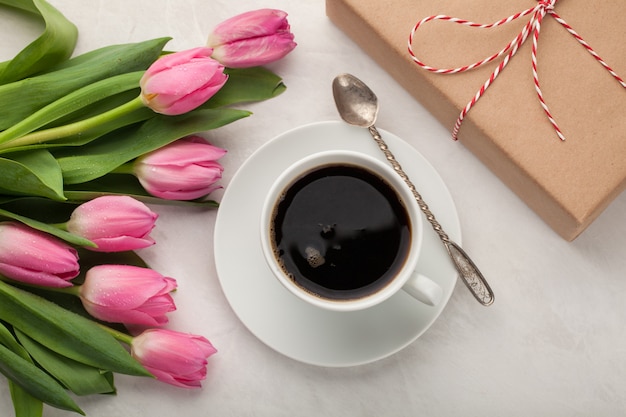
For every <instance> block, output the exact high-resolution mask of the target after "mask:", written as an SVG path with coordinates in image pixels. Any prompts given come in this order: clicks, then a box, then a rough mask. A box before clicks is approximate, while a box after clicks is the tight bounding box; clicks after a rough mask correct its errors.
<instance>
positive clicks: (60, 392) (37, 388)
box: [0, 345, 84, 415]
mask: <svg viewBox="0 0 626 417" xmlns="http://www.w3.org/2000/svg"><path fill="white" fill-rule="evenodd" d="M0 373H2V374H3V375H4V376H6V377H7V378H8V379H10V380H11V381H13V383H14V384H16V385H18V386H19V387H20V388H22V389H23V390H24V391H26V392H27V393H28V394H30V395H32V396H33V397H35V398H38V399H40V400H41V401H43V402H44V403H46V404H50V405H52V406H54V407H57V408H60V409H62V410H69V411H75V412H77V413H80V414H83V415H84V413H83V411H82V410H81V409H80V408H79V407H78V405H76V403H75V402H74V400H72V398H71V397H70V396H69V394H68V393H67V392H66V391H65V389H64V388H63V387H62V386H61V385H59V383H58V382H57V381H55V380H54V378H52V377H51V376H50V375H48V374H47V373H46V372H44V371H43V370H41V369H40V368H38V367H37V366H36V365H35V364H33V363H32V362H31V361H30V360H27V359H24V358H23V357H22V356H20V355H19V354H17V353H15V352H13V351H12V350H11V349H9V348H7V347H6V346H4V345H0Z"/></svg>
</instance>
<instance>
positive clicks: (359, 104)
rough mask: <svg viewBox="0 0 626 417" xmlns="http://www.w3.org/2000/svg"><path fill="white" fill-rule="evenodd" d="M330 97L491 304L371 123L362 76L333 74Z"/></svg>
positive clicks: (370, 100)
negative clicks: (368, 138)
mask: <svg viewBox="0 0 626 417" xmlns="http://www.w3.org/2000/svg"><path fill="white" fill-rule="evenodd" d="M332 88H333V97H334V99H335V104H336V106H337V111H338V112H339V115H340V116H341V118H342V119H343V120H344V121H345V122H346V123H349V124H351V125H355V126H359V127H364V128H367V129H368V130H369V132H370V134H371V136H372V139H374V141H375V142H376V144H377V145H378V147H379V148H380V150H381V151H382V152H383V153H384V154H385V157H386V158H387V161H389V163H390V164H391V165H392V166H393V168H394V170H395V172H396V173H397V174H398V175H399V176H400V177H401V178H402V179H403V180H404V182H405V183H406V185H407V186H408V187H409V189H410V190H411V193H412V194H413V196H414V197H415V200H416V201H417V204H418V205H419V208H420V209H421V210H422V212H423V213H424V215H425V216H426V220H428V222H429V223H430V225H431V226H432V228H433V230H434V231H435V232H436V233H437V235H438V236H439V238H440V239H441V242H442V243H443V244H444V246H445V247H446V250H447V251H448V255H450V259H451V260H452V262H453V263H454V266H455V267H456V269H457V271H458V272H459V276H460V277H461V278H462V280H463V282H464V283H465V285H466V286H467V288H469V290H470V291H471V293H472V295H474V298H476V300H478V301H479V302H480V303H481V304H482V305H485V306H488V305H491V304H493V301H494V294H493V291H492V290H491V287H490V286H489V284H488V283H487V280H485V277H483V274H482V273H481V272H480V270H479V269H478V268H477V267H476V265H475V264H474V262H473V261H472V260H471V259H470V257H469V256H468V255H467V253H465V251H464V250H463V249H461V247H460V246H459V245H458V244H456V243H455V242H453V241H452V240H450V238H449V237H448V235H447V234H446V232H444V230H443V227H442V226H441V225H440V224H439V222H438V221H437V219H436V218H435V215H434V214H433V213H432V212H431V211H430V209H429V207H428V205H427V204H426V202H425V201H424V199H423V198H422V196H421V195H420V193H419V192H418V191H417V189H416V188H415V185H414V184H413V182H411V180H410V179H409V177H408V175H407V174H406V173H405V172H404V170H403V169H402V166H400V163H399V162H398V161H397V160H396V158H395V157H394V155H393V154H392V153H391V151H390V150H389V147H388V146H387V144H386V143H385V141H384V140H383V138H382V137H381V135H380V133H379V132H378V130H377V129H376V127H375V126H374V123H375V122H376V117H377V116H378V98H377V97H376V94H374V92H373V91H372V90H371V89H370V88H369V87H368V86H367V85H366V84H365V83H364V82H363V81H361V80H359V79H358V78H356V77H355V76H354V75H351V74H341V75H338V76H337V77H335V79H334V80H333V84H332Z"/></svg>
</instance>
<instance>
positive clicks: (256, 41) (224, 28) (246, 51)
mask: <svg viewBox="0 0 626 417" xmlns="http://www.w3.org/2000/svg"><path fill="white" fill-rule="evenodd" d="M289 29H290V27H289V23H288V22H287V13H285V12H283V11H282V10H274V9H260V10H253V11H250V12H246V13H242V14H240V15H237V16H234V17H232V18H230V19H228V20H225V21H224V22H222V23H220V24H219V25H217V26H216V27H215V29H214V30H213V32H212V33H211V34H210V35H209V39H208V43H207V46H209V47H210V48H213V55H212V56H213V58H215V59H216V60H218V61H219V62H221V63H222V64H224V65H225V66H227V67H230V68H246V67H254V66H257V65H265V64H268V63H270V62H273V61H276V60H278V59H281V58H282V57H284V56H285V55H287V54H288V53H289V52H291V50H292V49H293V48H295V47H296V43H295V42H294V40H293V39H294V36H293V34H292V33H291V32H290V30H289Z"/></svg>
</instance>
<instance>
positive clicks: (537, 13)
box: [408, 0, 626, 141]
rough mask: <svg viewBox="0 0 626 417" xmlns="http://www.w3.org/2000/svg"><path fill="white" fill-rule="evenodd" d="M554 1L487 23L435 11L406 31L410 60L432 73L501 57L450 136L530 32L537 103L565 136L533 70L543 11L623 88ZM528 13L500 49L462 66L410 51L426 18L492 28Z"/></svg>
mask: <svg viewBox="0 0 626 417" xmlns="http://www.w3.org/2000/svg"><path fill="white" fill-rule="evenodd" d="M556 2H557V0H538V3H537V5H535V6H534V7H531V8H529V9H526V10H524V11H521V12H519V13H515V14H513V15H511V16H509V17H507V18H505V19H502V20H498V21H497V22H494V23H489V24H480V23H475V22H470V21H468V20H464V19H458V18H456V17H451V16H446V15H435V16H429V17H426V18H424V19H422V20H420V21H419V22H418V23H417V24H416V25H415V26H414V27H413V29H412V30H411V33H410V35H409V43H408V47H409V54H410V55H411V58H412V59H413V61H414V62H415V63H416V64H417V65H418V66H419V67H420V68H422V69H425V70H427V71H430V72H433V73H437V74H456V73H459V72H465V71H469V70H472V69H474V68H478V67H481V66H483V65H485V64H487V63H489V62H491V61H493V60H495V59H497V58H499V57H501V56H503V55H504V58H503V60H502V61H501V62H500V64H499V65H498V66H497V67H496V69H495V70H494V71H493V72H492V73H491V75H490V76H489V78H488V79H487V81H486V82H485V83H484V84H483V85H482V87H481V88H480V89H479V90H478V92H477V93H476V94H475V95H474V97H473V98H472V99H471V100H470V102H469V103H467V105H466V106H465V107H464V108H463V110H462V111H461V114H460V115H459V117H458V119H457V121H456V123H455V125H454V129H453V131H452V138H453V139H454V140H457V138H458V133H459V129H460V127H461V123H462V122H463V119H464V118H465V116H466V115H467V113H468V112H469V111H470V110H471V108H472V107H474V105H475V104H476V102H477V101H478V100H479V99H480V98H481V97H482V96H483V94H485V91H486V90H487V88H489V86H490V85H491V84H492V83H493V82H494V80H495V79H496V78H497V77H498V75H499V74H500V73H501V72H502V70H503V69H504V67H506V65H507V64H508V63H509V61H510V59H511V58H512V57H513V56H514V55H515V54H516V53H517V51H518V49H519V48H520V47H521V46H522V45H523V44H524V42H526V40H527V39H528V36H529V35H530V34H532V42H533V44H532V50H531V57H532V71H533V82H534V85H535V91H536V92H537V97H538V99H539V103H540V104H541V107H542V108H543V110H544V112H545V114H546V116H547V117H548V120H549V121H550V123H551V124H552V127H553V128H554V130H555V132H556V135H557V136H558V137H559V139H561V140H562V141H564V140H565V136H564V135H563V133H562V132H561V129H560V128H559V125H558V124H557V123H556V121H555V120H554V117H552V114H551V113H550V109H549V108H548V105H547V104H546V102H545V100H544V98H543V93H542V92H541V87H540V84H539V75H538V74H537V43H538V40H539V33H540V31H541V22H542V21H543V18H544V17H545V16H546V14H549V15H551V16H552V17H553V18H554V19H555V20H556V21H557V22H559V23H560V24H561V26H563V27H564V28H565V29H566V30H567V31H568V32H569V33H570V34H571V35H572V36H573V37H574V38H575V39H576V40H577V41H578V42H579V43H580V44H581V45H582V46H583V47H584V48H585V49H586V50H587V51H588V52H589V53H590V54H591V56H593V57H594V58H595V59H596V60H597V61H598V62H599V63H600V64H601V65H602V66H603V67H604V68H605V69H606V70H607V71H608V72H609V73H610V74H611V75H612V76H613V78H615V79H616V80H617V81H618V82H619V83H620V85H621V86H622V87H624V88H626V82H624V80H623V79H622V78H621V77H620V76H619V75H617V73H615V71H613V69H612V68H611V67H610V66H609V65H608V64H607V63H606V62H604V60H603V59H602V58H600V56H599V55H598V54H597V53H596V52H595V51H594V50H593V48H592V47H591V46H590V45H589V44H588V43H587V42H586V41H585V40H584V39H583V38H582V37H581V36H580V35H579V34H578V33H576V31H575V30H574V29H573V28H572V27H571V26H570V25H569V24H568V23H567V22H566V21H565V20H563V18H562V17H561V16H559V15H558V14H557V13H556V11H555V10H554V6H555V4H556ZM528 15H531V18H530V20H529V21H528V23H526V25H525V26H524V27H523V28H522V31H521V32H520V33H519V34H518V35H517V36H515V38H513V40H512V41H511V42H509V43H508V44H507V45H506V46H505V47H504V48H503V49H502V50H501V51H500V52H498V53H496V54H493V55H491V56H489V57H487V58H485V59H483V60H482V61H478V62H475V63H473V64H471V65H465V66H462V67H458V68H447V69H446V68H435V67H431V66H429V65H426V64H425V63H424V62H422V61H421V60H420V59H419V58H417V56H416V55H415V53H414V52H413V37H414V36H415V32H416V31H417V29H419V28H420V26H422V25H424V24H426V23H428V22H431V21H434V20H443V21H447V22H452V23H456V24H459V25H464V26H469V27H473V28H480V29H490V28H494V27H497V26H502V25H505V24H507V23H510V22H512V21H514V20H517V19H519V18H522V17H524V16H528Z"/></svg>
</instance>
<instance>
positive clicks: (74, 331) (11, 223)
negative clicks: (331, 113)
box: [0, 0, 296, 417]
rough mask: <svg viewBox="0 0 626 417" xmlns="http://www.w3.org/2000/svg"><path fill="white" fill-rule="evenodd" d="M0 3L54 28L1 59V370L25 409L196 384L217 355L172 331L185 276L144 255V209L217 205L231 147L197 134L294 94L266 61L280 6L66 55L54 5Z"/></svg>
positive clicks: (69, 49) (279, 38)
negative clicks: (171, 48) (172, 38)
mask: <svg viewBox="0 0 626 417" xmlns="http://www.w3.org/2000/svg"><path fill="white" fill-rule="evenodd" d="M0 5H5V6H11V7H15V8H18V9H22V10H24V11H26V12H29V13H33V14H35V15H38V16H40V17H41V18H42V19H43V20H44V21H45V24H46V29H45V32H44V33H43V34H42V35H41V36H40V37H39V38H38V39H36V40H35V41H33V42H32V43H31V44H30V45H28V46H27V47H26V48H25V49H24V50H23V51H21V52H20V53H19V54H18V55H17V56H16V57H15V58H14V59H12V60H10V61H7V62H1V63H0V171H1V172H2V176H0V373H2V374H4V375H5V376H6V377H7V380H8V383H9V387H10V390H11V396H12V399H13V405H14V410H15V415H16V417H25V416H28V417H37V416H42V415H43V405H44V403H45V404H49V405H51V406H54V407H58V408H61V409H66V410H71V411H75V412H78V413H82V411H81V410H80V408H79V407H78V405H77V404H76V403H75V401H74V400H73V399H72V396H71V395H70V393H73V394H76V395H89V394H100V393H114V392H115V386H114V383H113V375H114V374H115V373H124V374H128V375H137V376H152V377H154V378H156V379H158V380H161V381H164V382H166V383H169V384H172V385H176V386H180V387H199V386H200V384H201V381H202V380H203V379H204V378H205V376H206V364H207V359H208V357H209V356H210V355H212V354H213V353H215V352H216V350H215V348H214V347H213V345H212V344H211V343H210V342H209V340H207V339H206V338H205V337H203V336H197V335H192V334H187V333H181V332H177V331H173V330H169V329H165V328H164V327H163V325H165V324H166V323H167V322H168V317H167V315H168V314H169V313H170V312H172V311H174V310H175V309H176V306H175V303H174V300H173V298H172V296H171V294H170V293H171V292H172V291H174V290H175V289H176V287H177V283H176V280H175V279H173V278H171V277H165V276H163V275H161V274H159V273H158V272H157V271H155V270H152V269H150V268H149V267H148V265H146V264H145V263H144V262H143V260H142V259H141V257H140V256H139V255H138V254H137V253H136V250H139V249H142V248H145V247H147V246H150V245H153V244H154V243H155V242H154V240H153V239H152V238H151V236H150V233H151V231H152V229H153V228H154V227H155V222H156V220H157V215H156V214H155V213H154V212H152V211H151V209H150V208H149V207H148V206H147V205H146V204H145V203H159V202H165V201H168V202H170V203H171V202H174V203H180V204H201V205H205V206H207V207H216V206H217V204H216V203H215V202H214V201H212V200H211V199H210V194H211V192H212V191H214V190H215V189H216V188H218V187H219V185H218V180H219V179H220V177H221V175H222V170H223V168H222V166H221V165H220V163H219V162H218V160H219V159H220V158H221V157H222V156H223V155H224V153H225V152H226V151H225V150H224V149H220V148H218V147H216V146H213V145H211V144H210V143H208V142H207V141H206V140H205V139H204V138H202V137H201V136H200V134H201V132H204V131H207V130H210V129H215V128H218V127H220V126H223V125H225V124H227V123H231V122H234V121H236V120H238V119H241V118H243V117H246V116H248V115H249V114H250V113H249V112H247V111H245V110H240V109H237V108H234V105H236V104H239V103H244V102H251V101H261V100H266V99H269V98H272V97H275V96H277V95H279V94H280V93H281V92H282V91H284V89H285V86H284V85H283V83H282V81H281V79H280V78H279V77H278V76H276V75H275V74H274V73H272V72H271V71H269V70H267V69H264V68H263V67H262V65H264V64H267V63H270V62H272V61H275V60H277V59H280V58H282V57H283V56H285V55H286V54H287V53H289V52H290V51H291V50H292V49H293V48H294V47H295V46H296V44H295V43H294V40H293V34H292V33H291V32H290V28H289V24H288V22H287V19H286V13H284V12H282V11H279V10H270V9H263V10H256V11H251V12H248V13H244V14H242V15H239V16H235V17H233V18H231V19H229V20H227V21H225V22H223V23H221V24H219V25H218V26H217V27H215V28H214V30H213V32H212V33H211V34H210V36H209V40H208V43H207V44H206V45H205V46H200V47H197V48H193V49H190V50H186V51H180V52H165V51H164V50H163V48H164V47H165V44H166V43H167V41H168V38H160V39H153V40H148V41H145V42H139V43H134V44H126V45H112V46H108V47H104V48H101V49H98V50H95V51H91V52H87V53H85V54H83V55H79V56H76V57H72V54H73V50H74V46H75V43H76V38H77V33H78V31H77V28H76V27H75V26H74V25H73V24H72V23H71V22H69V21H68V20H67V19H66V18H65V17H64V16H63V15H62V14H61V13H60V12H59V11H58V10H56V9H55V8H54V7H52V6H51V5H50V4H48V3H47V2H46V1H45V0H0ZM129 329H132V332H131V331H129Z"/></svg>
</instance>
